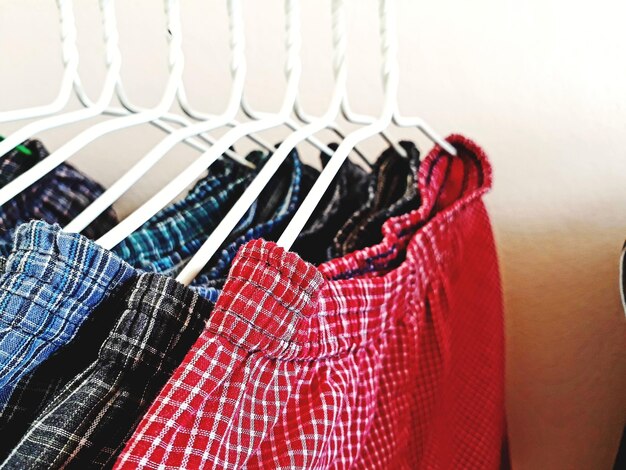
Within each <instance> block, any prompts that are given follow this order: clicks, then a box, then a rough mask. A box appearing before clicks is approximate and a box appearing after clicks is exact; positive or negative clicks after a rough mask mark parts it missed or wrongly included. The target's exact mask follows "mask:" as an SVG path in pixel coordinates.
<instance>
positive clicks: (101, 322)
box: [2, 274, 212, 469]
mask: <svg viewBox="0 0 626 470" xmlns="http://www.w3.org/2000/svg"><path fill="white" fill-rule="evenodd" d="M100 310H101V311H99V312H97V313H98V315H99V316H98V317H93V318H94V321H92V322H91V323H90V324H86V325H84V326H83V327H82V328H81V330H80V332H79V335H78V336H77V337H76V338H75V340H74V341H72V343H71V344H69V345H67V346H66V347H65V348H64V349H63V350H59V351H57V354H56V357H54V358H53V359H52V360H51V361H48V362H47V363H46V364H44V365H42V366H41V367H40V368H39V369H38V370H37V371H36V373H35V374H32V376H31V378H30V381H29V384H28V385H29V386H28V387H24V390H25V393H24V394H23V395H22V396H21V397H20V398H21V399H20V400H19V401H21V407H19V408H17V407H15V408H14V409H15V410H16V411H14V413H13V416H12V424H13V426H12V428H11V427H8V426H5V427H4V429H3V431H4V432H5V433H6V436H7V437H9V436H10V435H11V433H13V432H15V431H20V429H18V428H19V427H24V421H28V422H29V423H28V424H30V426H28V425H27V426H28V430H27V432H26V433H25V435H24V437H23V438H22V439H21V440H20V441H19V443H18V444H17V445H16V446H15V447H14V448H13V449H12V451H11V453H10V455H9V456H8V458H7V459H6V460H5V461H4V462H3V464H2V468H16V469H18V468H19V469H37V468H41V469H44V468H45V469H51V468H77V469H83V468H105V467H111V466H112V464H113V462H114V460H115V457H116V456H117V454H119V452H120V451H121V449H122V447H123V445H124V443H125V442H126V440H127V439H128V438H129V437H130V435H131V434H132V431H133V429H134V428H135V426H136V424H137V422H138V421H139V420H140V419H141V417H142V415H143V413H144V412H145V411H146V409H147V408H148V406H149V405H150V404H151V403H152V401H153V400H154V398H155V397H156V395H157V394H158V392H159V391H160V390H161V388H162V387H163V385H164V384H165V382H166V381H167V379H168V378H169V377H170V376H171V374H172V372H173V371H174V369H175V368H176V367H177V366H178V365H179V364H180V362H181V361H182V359H183V358H184V356H185V354H186V353H187V352H188V350H189V348H190V347H191V346H192V344H193V343H194V341H195V340H196V339H197V338H198V336H199V335H200V333H201V331H202V329H203V327H204V321H205V319H206V315H208V313H209V312H210V311H211V310H212V305H211V304H210V303H209V302H208V301H206V300H205V299H203V298H201V297H199V296H198V295H197V294H195V293H194V292H193V291H191V290H190V289H188V288H186V287H184V286H182V285H181V284H179V283H177V282H176V281H174V280H173V279H171V278H167V277H165V276H161V275H156V274H142V275H140V276H139V277H138V278H136V279H135V280H134V281H132V282H129V283H127V284H126V286H125V287H124V292H123V293H120V295H117V296H115V297H114V298H111V299H109V301H107V302H105V303H104V304H102V306H101V309H100ZM111 323H112V325H111ZM103 336H104V339H103V340H102V337H103ZM53 362H54V364H53ZM46 366H49V367H46ZM50 376H54V377H55V380H54V388H55V391H54V392H50V390H49V388H50V386H51V381H50ZM46 387H48V390H46V391H47V393H45V394H42V389H46ZM42 395H44V396H42ZM46 395H47V396H46ZM14 396H15V394H14ZM38 400H39V401H38ZM37 411H38V413H37ZM35 417H36V418H35ZM34 418H35V419H34ZM21 431H23V430H21ZM21 434H23V432H22V433H20V435H21ZM2 445H3V446H6V443H3V444H2Z"/></svg>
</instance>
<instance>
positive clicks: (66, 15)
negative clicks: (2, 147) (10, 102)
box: [0, 0, 78, 143]
mask: <svg viewBox="0 0 626 470" xmlns="http://www.w3.org/2000/svg"><path fill="white" fill-rule="evenodd" d="M57 7H58V10H59V19H60V24H61V42H62V48H61V50H62V57H63V78H62V79H61V87H60V89H59V93H58V94H57V96H56V98H55V99H54V100H53V101H52V102H51V103H50V104H47V105H44V106H34V107H31V108H22V109H16V110H11V111H3V112H0V123H2V122H11V121H20V120H22V119H32V118H36V117H42V116H49V115H51V114H54V113H57V112H59V111H60V110H62V109H63V108H65V106H67V104H68V103H69V100H70V96H71V94H72V86H73V84H74V80H75V78H76V77H77V76H78V51H77V50H76V27H75V22H74V12H73V11H72V5H71V1H70V0H57ZM20 143H21V142H20Z"/></svg>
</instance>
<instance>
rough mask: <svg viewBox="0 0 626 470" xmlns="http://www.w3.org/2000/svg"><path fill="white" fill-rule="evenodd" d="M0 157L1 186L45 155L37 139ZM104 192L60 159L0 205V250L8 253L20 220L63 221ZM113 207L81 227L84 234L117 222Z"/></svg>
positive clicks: (91, 234)
mask: <svg viewBox="0 0 626 470" xmlns="http://www.w3.org/2000/svg"><path fill="white" fill-rule="evenodd" d="M21 147H23V148H24V149H26V150H28V152H29V153H25V152H24V151H20V150H19V149H18V148H16V149H14V150H12V151H11V152H9V153H7V154H6V155H3V156H1V157H0V175H1V176H0V185H2V186H4V185H6V184H8V183H9V182H11V181H13V180H14V179H15V178H17V177H18V176H20V175H21V174H23V173H25V172H26V171H28V170H30V169H31V168H32V167H33V166H35V165H36V164H37V163H39V162H41V161H42V160H43V159H45V158H46V157H48V155H49V153H48V151H47V150H46V148H45V147H44V146H43V144H42V143H41V142H40V141H38V140H29V141H26V142H25V143H24V144H23V146H21ZM103 192H104V188H103V187H102V186H100V184H98V183H96V182H95V181H93V180H92V179H90V178H89V177H87V176H86V175H84V174H83V173H81V172H80V171H78V170H77V169H76V168H74V167H73V166H71V165H69V164H66V163H63V164H61V165H59V166H58V167H56V168H55V169H54V170H53V171H51V172H50V173H48V174H46V175H45V176H44V177H43V178H41V179H39V180H38V181H36V182H35V183H33V184H32V185H30V186H29V187H28V188H26V189H25V190H24V191H22V192H21V193H19V194H18V195H17V196H15V197H14V198H12V199H11V200H10V201H8V202H6V203H5V204H3V205H2V206H1V207H0V254H2V255H3V256H8V254H9V252H10V250H11V245H12V244H13V233H14V230H15V228H16V227H17V226H18V225H20V224H21V223H24V222H28V221H30V220H45V221H46V222H48V223H51V224H53V223H58V224H60V225H66V224H68V223H69V222H71V221H72V220H73V219H74V218H75V217H76V216H77V215H78V214H80V213H81V212H82V211H83V209H85V208H86V207H87V206H89V205H90V204H91V203H92V202H93V201H94V200H95V199H96V198H98V197H99V196H100V195H101V194H102V193H103ZM117 223H118V219H117V215H116V214H115V211H114V210H113V209H112V208H109V209H108V210H106V211H105V212H103V213H102V214H101V215H100V216H99V217H98V218H96V220H94V221H93V222H92V223H91V224H89V226H88V227H86V228H85V230H84V231H83V234H84V235H85V236H86V237H88V238H97V237H99V236H101V235H104V234H105V233H106V232H108V231H109V230H110V229H111V228H113V227H114V226H115V225H117Z"/></svg>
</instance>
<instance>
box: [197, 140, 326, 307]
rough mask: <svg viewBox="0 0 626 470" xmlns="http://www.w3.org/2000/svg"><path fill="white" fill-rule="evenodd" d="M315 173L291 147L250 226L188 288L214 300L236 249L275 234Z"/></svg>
mask: <svg viewBox="0 0 626 470" xmlns="http://www.w3.org/2000/svg"><path fill="white" fill-rule="evenodd" d="M318 174H319V172H317V170H315V169H313V168H311V167H309V166H307V165H303V164H302V162H301V161H300V157H299V156H298V153H297V152H296V151H295V150H294V151H293V152H292V153H291V154H290V155H289V156H288V157H287V159H286V160H285V161H284V163H283V164H282V165H281V166H280V168H279V170H278V172H277V173H276V174H275V175H274V176H273V177H272V179H271V180H270V182H269V184H268V185H267V188H266V189H265V190H263V192H262V193H261V195H260V196H259V199H258V204H257V205H258V207H259V208H260V209H259V210H257V212H256V214H255V221H254V223H253V224H252V227H250V228H249V229H248V230H247V231H246V232H245V233H243V234H242V235H240V236H238V237H237V238H236V239H234V240H233V241H231V242H230V243H228V240H227V242H226V243H225V246H224V248H223V249H222V251H221V253H220V254H219V256H218V257H217V261H215V262H214V263H213V264H209V265H208V266H207V267H206V268H205V271H204V272H203V273H201V274H200V275H199V276H198V277H196V279H195V280H194V282H193V283H192V288H193V289H195V290H196V291H197V292H198V293H199V294H200V295H202V296H203V297H205V298H207V299H209V300H210V301H212V302H215V301H216V300H217V297H218V296H219V294H220V292H221V289H222V286H223V285H224V282H225V281H226V277H227V275H228V270H229V269H230V266H231V264H232V261H233V259H234V258H235V255H236V254H237V251H238V250H239V248H240V247H241V246H242V245H244V244H245V243H246V242H248V241H250V240H255V239H257V238H264V239H266V240H272V239H275V238H276V237H277V236H279V235H280V233H281V231H282V229H283V228H284V227H285V226H286V224H287V222H288V221H289V220H290V219H291V217H292V216H293V214H295V212H296V210H297V208H298V206H299V205H300V202H301V201H302V199H304V196H306V194H307V193H308V191H309V189H311V186H313V182H314V181H315V177H316V176H317V175H318Z"/></svg>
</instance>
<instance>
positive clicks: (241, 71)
mask: <svg viewBox="0 0 626 470" xmlns="http://www.w3.org/2000/svg"><path fill="white" fill-rule="evenodd" d="M226 5H227V7H228V17H229V28H230V31H231V42H232V44H231V64H230V69H231V75H232V77H233V86H232V89H231V95H230V98H229V100H228V104H227V105H226V109H225V110H224V112H223V113H222V114H220V115H217V116H214V117H213V118H212V119H209V120H207V121H202V122H198V123H194V124H191V125H190V126H187V127H184V128H182V129H178V130H176V131H175V132H173V133H172V134H170V135H168V136H166V137H165V138H164V139H163V140H162V141H161V142H159V143H158V144H157V145H156V146H155V147H153V148H152V149H151V150H150V152H148V153H147V154H146V155H145V156H144V157H143V158H142V159H141V160H140V161H139V162H137V163H136V164H135V166H134V167H133V168H132V169H131V171H130V172H129V173H131V172H132V173H131V174H132V175H134V176H132V177H131V176H130V175H128V176H127V175H124V176H123V177H122V178H124V181H125V184H124V186H122V185H121V183H120V185H118V186H117V188H116V190H115V191H116V192H115V193H112V192H111V193H109V195H111V194H117V192H119V194H118V195H117V196H116V198H117V197H119V195H121V194H122V193H123V192H124V191H125V189H124V187H125V188H126V189H128V188H129V187H130V186H132V184H133V183H134V182H136V181H137V180H138V179H139V178H140V177H141V175H143V174H144V173H145V172H146V171H147V170H148V169H149V168H151V167H152V166H154V165H155V164H156V163H157V162H158V161H159V160H160V159H161V158H163V157H164V156H165V155H166V154H167V152H169V151H170V150H171V149H172V148H174V147H175V146H176V145H177V144H178V143H180V142H181V141H182V140H183V139H187V138H189V137H192V136H194V135H198V134H201V133H204V132H208V131H211V130H213V129H217V128H220V127H223V126H227V125H228V124H229V123H230V122H232V121H233V120H234V119H235V117H236V116H237V113H238V111H239V109H240V108H241V97H242V96H243V87H244V82H245V76H246V60H245V54H244V46H245V31H244V25H243V16H242V13H241V3H240V0H228V1H227V3H226ZM247 124H248V125H249V124H250V123H247ZM243 126H245V125H242V126H238V127H236V128H235V129H232V130H231V131H229V132H228V133H226V134H225V135H224V136H222V137H221V138H220V140H218V141H217V142H215V145H214V147H213V148H211V149H210V150H209V151H208V152H207V153H204V154H202V155H201V156H200V157H198V160H197V161H195V162H193V163H192V164H191V165H190V166H189V167H188V168H187V169H186V170H185V171H184V172H183V173H181V174H180V175H178V176H177V177H176V178H175V179H174V180H172V181H171V182H170V183H169V184H168V185H167V186H165V188H163V189H162V190H161V191H159V192H158V193H157V194H156V195H154V196H153V197H152V198H151V199H149V200H148V201H147V202H146V203H144V204H143V205H142V206H141V207H139V208H138V209H137V210H135V211H134V212H133V213H132V214H130V215H129V216H128V217H127V218H126V219H124V220H123V221H122V222H120V223H119V224H118V225H117V226H116V227H113V229H111V230H110V231H109V232H108V233H106V234H105V235H103V236H102V237H101V238H100V239H99V240H98V243H100V244H101V245H102V246H104V247H109V249H110V248H112V247H114V246H115V245H117V244H118V243H119V242H120V241H122V240H123V239H124V238H126V237H127V236H129V235H130V234H131V233H133V232H134V231H135V230H137V229H138V228H139V227H140V226H141V225H143V224H144V223H145V222H146V221H148V219H150V217H152V216H153V215H154V214H156V213H157V212H158V211H159V210H161V209H162V208H163V207H165V206H166V205H167V204H169V202H171V201H172V199H174V198H175V197H176V196H178V194H180V193H181V192H183V191H184V190H185V188H187V186H189V185H190V184H191V183H192V182H193V180H194V179H196V178H197V177H198V176H200V175H201V174H202V173H204V172H205V171H206V170H207V168H209V167H210V166H211V165H212V164H213V162H215V161H216V160H217V159H219V158H220V157H221V156H222V153H220V152H225V151H227V150H228V149H229V148H230V146H231V145H232V144H233V143H234V142H236V140H238V139H233V141H232V142H231V143H230V144H227V145H225V146H224V145H221V143H223V141H224V139H226V138H228V137H229V136H232V135H233V133H234V132H235V131H236V130H237V129H240V128H241V127H243ZM245 129H246V130H248V129H249V131H248V133H253V132H257V130H256V129H255V128H250V127H246V128H245ZM261 130H263V129H261ZM244 136H245V134H244ZM218 144H220V145H219V148H218ZM216 148H218V150H215V149H216ZM247 163H248V165H249V166H252V167H254V165H252V164H251V163H250V162H247ZM190 174H193V176H191V179H189V175H190ZM174 188H176V189H174ZM109 189H111V188H109ZM77 226H78V225H76V227H77ZM69 228H74V227H69Z"/></svg>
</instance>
